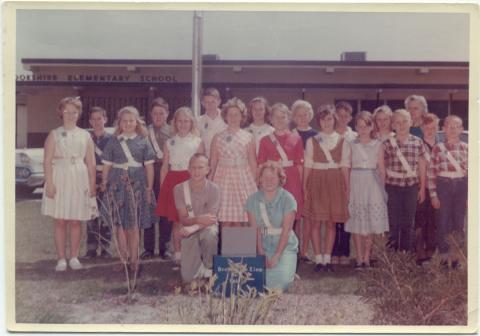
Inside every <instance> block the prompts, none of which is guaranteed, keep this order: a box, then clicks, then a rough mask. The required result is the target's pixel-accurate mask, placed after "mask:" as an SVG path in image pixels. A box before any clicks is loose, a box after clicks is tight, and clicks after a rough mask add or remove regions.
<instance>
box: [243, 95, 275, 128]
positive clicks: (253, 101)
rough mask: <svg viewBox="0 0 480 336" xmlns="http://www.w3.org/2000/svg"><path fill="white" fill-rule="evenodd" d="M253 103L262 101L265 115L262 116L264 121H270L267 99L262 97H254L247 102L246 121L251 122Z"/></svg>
mask: <svg viewBox="0 0 480 336" xmlns="http://www.w3.org/2000/svg"><path fill="white" fill-rule="evenodd" d="M255 103H262V104H263V106H264V107H265V116H264V118H263V119H264V121H265V122H266V123H268V122H270V106H268V101H267V99H266V98H264V97H255V98H253V99H252V100H250V102H249V103H248V110H247V123H249V124H250V123H252V122H253V114H252V108H253V104H255Z"/></svg>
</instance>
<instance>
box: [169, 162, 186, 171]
mask: <svg viewBox="0 0 480 336" xmlns="http://www.w3.org/2000/svg"><path fill="white" fill-rule="evenodd" d="M170 170H173V171H182V170H188V162H187V163H173V164H170Z"/></svg>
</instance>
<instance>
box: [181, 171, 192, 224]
mask: <svg viewBox="0 0 480 336" xmlns="http://www.w3.org/2000/svg"><path fill="white" fill-rule="evenodd" d="M183 197H184V198H185V207H186V208H187V213H188V217H194V213H193V207H192V195H191V194H190V187H189V185H188V180H187V181H185V182H183Z"/></svg>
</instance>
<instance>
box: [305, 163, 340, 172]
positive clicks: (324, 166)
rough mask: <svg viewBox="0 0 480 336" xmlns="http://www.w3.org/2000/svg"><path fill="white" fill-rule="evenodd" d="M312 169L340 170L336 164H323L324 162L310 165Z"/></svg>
mask: <svg viewBox="0 0 480 336" xmlns="http://www.w3.org/2000/svg"><path fill="white" fill-rule="evenodd" d="M311 168H312V169H320V170H327V169H337V168H340V165H339V164H338V163H335V162H333V163H324V162H314V163H312V167H311Z"/></svg>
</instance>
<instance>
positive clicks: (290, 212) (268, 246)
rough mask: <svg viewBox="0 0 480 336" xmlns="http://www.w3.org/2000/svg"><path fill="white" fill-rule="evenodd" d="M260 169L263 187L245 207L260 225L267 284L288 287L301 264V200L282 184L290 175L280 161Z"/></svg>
mask: <svg viewBox="0 0 480 336" xmlns="http://www.w3.org/2000/svg"><path fill="white" fill-rule="evenodd" d="M259 169H260V171H259V176H260V177H259V179H260V190H259V191H257V192H255V193H254V194H253V195H251V196H250V197H249V198H248V200H247V203H246V205H245V209H246V211H247V213H248V220H249V222H250V225H251V226H252V227H257V228H258V230H257V250H258V253H259V254H260V255H265V256H266V258H267V274H266V275H267V277H266V278H267V279H266V280H267V287H268V288H270V289H274V288H277V289H281V290H287V289H288V287H289V286H290V284H291V283H292V282H293V279H294V276H295V269H296V267H297V252H298V239H297V236H296V235H295V233H294V232H293V222H294V221H295V212H296V211H297V202H296V201H295V198H294V197H293V195H292V194H290V193H289V192H288V191H286V190H285V189H283V188H282V185H283V184H284V183H285V179H286V176H285V173H284V172H283V169H282V167H281V165H280V164H279V163H277V162H272V161H269V162H267V163H264V164H263V165H261V166H260V168H259Z"/></svg>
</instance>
